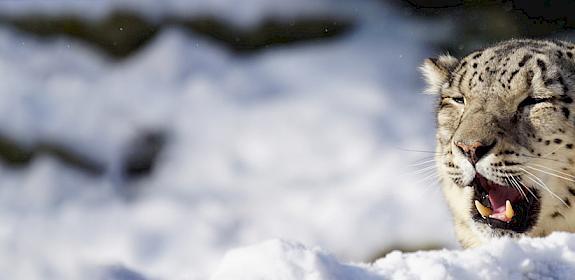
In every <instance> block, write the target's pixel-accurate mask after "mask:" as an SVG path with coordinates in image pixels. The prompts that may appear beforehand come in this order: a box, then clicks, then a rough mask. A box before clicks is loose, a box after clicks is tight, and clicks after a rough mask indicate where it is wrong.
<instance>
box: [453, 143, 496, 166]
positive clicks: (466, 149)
mask: <svg viewBox="0 0 575 280" xmlns="http://www.w3.org/2000/svg"><path fill="white" fill-rule="evenodd" d="M455 146H457V147H458V148H459V149H460V150H461V152H462V153H463V154H464V155H465V156H466V157H467V158H468V159H469V161H471V163H473V164H475V163H477V162H478V161H479V160H480V159H481V158H482V157H483V156H485V155H486V154H487V153H489V151H490V150H491V149H492V148H493V147H495V141H492V142H491V143H489V144H487V145H486V144H484V143H482V142H479V141H475V142H473V143H471V144H467V143H464V142H462V141H458V142H455Z"/></svg>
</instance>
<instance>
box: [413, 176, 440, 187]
mask: <svg viewBox="0 0 575 280" xmlns="http://www.w3.org/2000/svg"><path fill="white" fill-rule="evenodd" d="M429 179H435V180H433V181H435V182H436V183H439V175H438V174H436V173H432V174H429V175H427V176H425V177H424V178H423V179H420V180H417V181H415V182H414V183H415V184H416V185H419V184H421V183H425V182H426V181H427V180H429Z"/></svg>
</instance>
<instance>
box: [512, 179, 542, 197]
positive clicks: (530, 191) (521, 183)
mask: <svg viewBox="0 0 575 280" xmlns="http://www.w3.org/2000/svg"><path fill="white" fill-rule="evenodd" d="M517 183H519V184H520V185H522V186H523V187H524V188H525V189H526V190H527V191H528V192H529V193H530V194H531V195H532V196H533V198H535V200H539V198H538V197H537V196H536V195H535V193H533V191H532V190H531V189H530V188H529V187H527V186H526V185H525V184H523V182H521V180H517Z"/></svg>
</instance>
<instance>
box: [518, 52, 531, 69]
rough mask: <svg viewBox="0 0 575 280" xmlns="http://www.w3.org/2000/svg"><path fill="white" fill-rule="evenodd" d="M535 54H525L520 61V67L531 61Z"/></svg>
mask: <svg viewBox="0 0 575 280" xmlns="http://www.w3.org/2000/svg"><path fill="white" fill-rule="evenodd" d="M532 57H533V56H532V55H530V54H526V55H525V56H523V58H522V59H521V61H519V64H518V65H519V67H523V66H524V65H525V63H527V61H529V59H531V58H532Z"/></svg>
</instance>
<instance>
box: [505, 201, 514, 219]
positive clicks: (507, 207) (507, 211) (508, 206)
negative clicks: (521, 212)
mask: <svg viewBox="0 0 575 280" xmlns="http://www.w3.org/2000/svg"><path fill="white" fill-rule="evenodd" d="M513 216H515V211H513V207H512V206H511V202H509V200H507V201H505V217H507V219H511V218H513Z"/></svg>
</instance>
